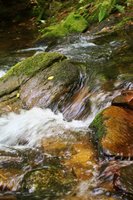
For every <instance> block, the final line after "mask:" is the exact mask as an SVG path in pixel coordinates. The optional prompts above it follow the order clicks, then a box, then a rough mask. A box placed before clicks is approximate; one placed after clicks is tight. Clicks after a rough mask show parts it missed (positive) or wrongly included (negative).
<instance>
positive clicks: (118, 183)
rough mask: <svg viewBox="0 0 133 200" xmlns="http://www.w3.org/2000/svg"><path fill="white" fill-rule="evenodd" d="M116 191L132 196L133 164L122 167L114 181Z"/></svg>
mask: <svg viewBox="0 0 133 200" xmlns="http://www.w3.org/2000/svg"><path fill="white" fill-rule="evenodd" d="M114 186H115V188H116V189H119V190H121V191H123V192H124V193H130V194H132V195H133V164H131V165H128V166H125V167H122V168H121V169H120V170H119V172H118V173H117V174H116V176H115V179H114Z"/></svg>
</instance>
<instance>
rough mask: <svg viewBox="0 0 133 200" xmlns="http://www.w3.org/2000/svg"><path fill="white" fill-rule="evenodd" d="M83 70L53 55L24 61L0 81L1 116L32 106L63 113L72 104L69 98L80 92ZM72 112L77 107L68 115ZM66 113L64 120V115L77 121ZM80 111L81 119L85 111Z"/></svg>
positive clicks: (67, 60)
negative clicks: (77, 91) (57, 110)
mask: <svg viewBox="0 0 133 200" xmlns="http://www.w3.org/2000/svg"><path fill="white" fill-rule="evenodd" d="M83 68H84V65H82V64H81V63H77V62H76V63H75V62H73V61H71V60H69V59H67V58H66V57H65V56H64V55H61V54H59V53H54V52H53V53H40V54H37V55H34V56H32V57H29V58H27V59H26V60H24V61H22V62H20V63H18V64H16V65H15V66H13V67H12V68H11V69H10V70H9V71H8V72H7V73H6V74H5V76H3V77H2V78H0V113H7V112H10V111H15V112H17V111H19V109H21V108H26V109H30V108H32V107H34V106H38V107H41V108H46V107H50V108H53V109H55V108H56V109H59V110H60V111H62V112H63V108H64V106H66V107H67V106H68V103H69V102H71V101H73V100H72V99H71V97H72V96H73V94H75V92H76V90H79V87H80V86H78V85H79V84H78V83H79V82H80V73H81V71H83ZM85 95H87V94H86V93H85ZM82 98H84V96H83V97H82ZM87 102H89V100H88V101H87ZM87 105H88V104H87ZM81 108H82V105H81ZM73 109H76V107H75V108H71V109H69V111H70V110H73ZM66 110H67V109H66ZM66 110H65V109H64V112H63V113H64V116H65V113H67V116H66V118H67V119H75V118H76V112H75V116H71V115H69V113H68V110H67V111H66ZM80 110H81V112H80V116H82V111H83V112H84V110H83V109H80ZM70 112H71V111H70ZM77 117H79V115H77Z"/></svg>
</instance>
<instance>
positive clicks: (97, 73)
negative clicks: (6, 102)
mask: <svg viewBox="0 0 133 200" xmlns="http://www.w3.org/2000/svg"><path fill="white" fill-rule="evenodd" d="M12 34H14V35H12ZM33 39H34V37H33V33H32V32H31V33H29V32H28V34H27V35H26V33H25V32H23V31H22V30H21V31H20V32H16V33H15V32H13V33H12V32H10V31H9V30H8V31H7V30H1V32H0V76H3V75H4V73H6V71H7V70H8V69H9V68H10V67H11V66H12V65H14V64H15V63H17V62H18V61H21V60H23V59H25V58H26V57H29V56H31V55H34V54H36V53H39V52H43V51H58V52H60V53H62V54H65V55H66V56H67V57H69V58H70V59H72V60H73V61H74V62H81V63H84V64H85V66H86V67H85V69H84V70H83V71H82V72H81V79H80V83H79V85H80V87H79V90H78V91H77V96H76V98H75V101H74V102H72V103H69V104H68V106H67V108H65V109H67V112H66V113H67V115H69V116H71V118H72V119H73V115H74V116H76V115H79V113H80V112H81V109H86V107H84V106H81V107H80V106H79V104H80V103H81V100H82V101H86V99H87V98H89V99H90V102H91V108H90V112H88V113H86V112H85V114H84V116H82V120H74V119H73V120H71V121H66V120H65V119H64V117H63V114H62V113H60V112H57V111H56V113H54V112H53V111H52V110H50V109H41V108H33V109H31V110H29V111H26V110H22V111H21V112H20V113H19V114H15V113H9V114H8V115H5V116H1V117H0V178H1V177H2V173H3V171H4V170H5V171H6V170H7V169H8V168H11V170H13V169H15V168H16V170H15V171H14V172H12V173H11V170H9V171H10V173H11V176H10V173H9V180H7V181H8V185H9V188H10V187H11V188H12V191H13V192H10V191H8V188H6V187H5V188H4V186H1V184H0V189H1V188H3V189H2V192H1V193H0V199H14V200H15V199H27V200H28V199H64V200H65V199H66V200H67V199H77V200H78V199H79V200H80V199H83V200H87V199H88V200H93V199H94V200H96V199H99V200H101V199H103V200H106V199H108V200H114V199H124V200H126V199H130V197H126V196H125V197H124V196H121V194H119V193H118V194H117V193H114V194H113V197H110V195H111V194H110V192H109V191H108V190H109V186H107V188H106V187H102V186H101V185H102V184H100V181H101V179H100V181H99V185H100V186H99V185H98V179H97V175H98V174H99V171H98V168H99V166H100V165H101V163H102V162H103V161H100V163H99V164H98V163H97V162H96V163H95V164H92V165H93V167H92V168H91V169H90V170H91V173H92V174H93V176H92V177H91V179H89V181H88V180H87V179H84V178H83V179H82V178H81V177H80V179H79V181H78V183H77V184H76V186H75V188H74V193H76V194H77V196H76V197H75V198H72V196H71V190H70V191H69V192H67V194H66V195H65V196H63V197H62V195H57V196H58V197H54V196H51V195H50V194H49V192H46V194H45V196H43V197H42V196H41V195H42V194H41V193H40V194H37V195H36V196H35V195H33V194H32V190H34V188H33V187H32V188H30V189H29V191H26V192H25V191H24V192H20V191H19V183H20V182H21V181H20V180H22V179H23V176H24V174H26V172H29V170H33V169H34V170H35V169H36V168H44V166H45V161H46V160H47V159H48V160H49V159H51V160H52V156H53V160H54V159H55V158H56V159H60V158H58V157H60V155H59V153H58V152H57V153H56V152H52V150H51V152H52V153H53V154H52V153H51V152H50V153H49V151H46V152H45V151H44V150H42V141H43V143H44V144H45V141H46V143H47V141H49V140H51V141H53V138H58V139H59V141H60V138H61V140H62V138H63V140H64V141H66V143H68V144H69V142H70V143H71V141H70V140H72V141H73V140H75V135H74V136H73V133H74V134H77V135H78V134H80V135H81V136H80V137H82V136H85V135H86V133H88V132H89V128H88V127H89V125H90V123H91V122H92V120H93V119H94V117H95V116H96V114H97V113H98V112H99V111H100V110H102V109H103V108H105V107H107V106H109V105H111V101H112V99H113V98H114V97H115V96H117V95H118V94H120V92H121V91H122V90H123V89H133V82H132V81H133V80H132V79H131V77H130V74H131V73H132V72H133V65H132V61H133V59H132V48H133V47H132V44H131V38H130V35H129V34H128V33H124V34H121V36H119V35H117V34H116V35H112V36H110V35H108V36H107V35H106V36H104V35H90V34H89V33H84V34H80V35H72V36H69V37H67V38H64V39H60V40H58V41H56V42H55V43H54V42H51V44H50V45H48V44H45V42H43V41H42V42H40V43H38V44H33V43H32V41H33ZM86 91H87V92H86ZM86 94H87V95H86ZM81 97H82V98H81ZM78 106H79V108H78ZM73 112H75V113H73ZM68 134H70V135H68ZM56 140H57V139H56ZM83 143H84V142H83ZM57 144H58V141H57ZM50 145H53V146H54V143H50ZM44 146H45V147H46V145H44ZM44 149H45V148H44ZM46 149H47V147H46ZM69 154H71V150H70V149H67V151H65V155H64V156H66V157H67V156H68V157H69ZM67 159H68V158H67ZM68 160H69V159H68ZM49 162H51V161H48V163H49ZM52 162H54V161H52ZM104 162H105V163H106V164H107V166H108V165H109V166H114V168H115V166H122V165H128V162H129V163H131V162H132V161H126V162H127V163H125V162H123V161H121V160H119V161H118V162H117V163H116V162H115V161H113V160H108V159H107V158H106V159H105V161H104ZM50 165H51V164H47V167H49V166H50ZM3 167H4V168H3ZM110 168H111V167H110ZM110 168H109V169H110ZM17 170H18V173H17V172H16V171H17ZM7 171H8V170H7ZM107 171H108V168H107ZM107 171H106V173H107ZM6 173H7V172H6ZM106 173H105V174H104V172H103V174H102V175H101V176H102V177H103V180H104V175H105V176H106ZM13 174H14V175H13ZM107 177H108V176H107ZM107 177H106V178H107ZM109 179H111V175H109ZM101 182H102V181H101ZM103 182H104V181H103ZM105 183H106V181H105ZM103 185H104V184H103ZM107 185H108V184H107ZM16 191H17V192H16ZM69 195H70V196H69ZM131 198H132V197H131Z"/></svg>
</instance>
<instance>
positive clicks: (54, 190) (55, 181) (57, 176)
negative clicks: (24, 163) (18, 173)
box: [22, 166, 76, 197]
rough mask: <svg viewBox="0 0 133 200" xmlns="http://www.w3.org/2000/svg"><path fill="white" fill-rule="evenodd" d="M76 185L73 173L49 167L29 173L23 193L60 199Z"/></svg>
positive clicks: (25, 177) (23, 185)
mask: <svg viewBox="0 0 133 200" xmlns="http://www.w3.org/2000/svg"><path fill="white" fill-rule="evenodd" d="M75 183H76V180H75V177H74V175H73V174H72V173H70V172H67V171H65V170H64V169H61V167H59V166H53V167H52V166H51V167H50V166H48V167H46V168H45V167H43V168H42V169H35V170H33V171H31V172H28V173H27V174H26V175H25V176H24V179H23V183H22V188H23V191H28V192H30V193H34V194H36V195H39V196H43V197H59V196H62V195H63V194H66V193H67V192H69V191H71V189H72V186H74V185H75Z"/></svg>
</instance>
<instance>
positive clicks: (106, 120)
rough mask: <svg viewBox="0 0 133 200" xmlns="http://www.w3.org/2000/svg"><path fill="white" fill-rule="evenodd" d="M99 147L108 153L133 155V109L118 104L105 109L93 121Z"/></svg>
mask: <svg viewBox="0 0 133 200" xmlns="http://www.w3.org/2000/svg"><path fill="white" fill-rule="evenodd" d="M90 127H92V128H94V130H95V134H94V137H95V138H96V139H97V140H98V146H99V148H102V151H103V152H104V153H105V154H107V155H115V156H120V157H121V156H122V157H132V156H133V144H132V139H133V138H132V137H133V111H132V110H130V109H126V108H123V107H118V106H110V107H108V108H106V109H105V110H103V111H102V112H101V113H100V114H98V115H97V117H96V118H95V119H94V121H93V122H92V124H91V126H90Z"/></svg>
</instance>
